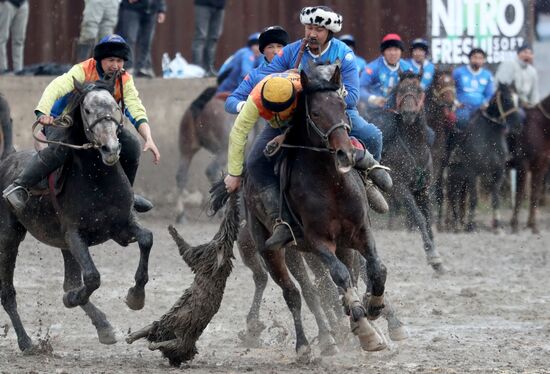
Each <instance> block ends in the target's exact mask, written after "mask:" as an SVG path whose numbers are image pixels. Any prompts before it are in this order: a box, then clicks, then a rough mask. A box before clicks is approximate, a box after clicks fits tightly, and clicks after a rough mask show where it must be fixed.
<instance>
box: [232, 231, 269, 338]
mask: <svg viewBox="0 0 550 374" xmlns="http://www.w3.org/2000/svg"><path fill="white" fill-rule="evenodd" d="M237 246H238V248H239V253H240V255H241V259H242V260H243V263H244V264H245V265H246V267H248V268H249V269H250V270H251V271H252V279H253V280H254V286H255V288H254V297H253V299H252V305H251V306H250V310H249V311H248V315H247V316H246V332H240V333H239V338H240V339H241V340H242V341H243V342H244V343H245V344H246V345H247V346H252V347H255V346H258V345H259V344H260V342H259V338H260V334H261V333H262V331H263V330H264V329H265V327H266V326H265V324H264V323H263V322H262V321H260V306H261V304H262V298H263V294H264V291H265V287H266V285H267V280H268V274H267V271H266V270H265V268H264V266H263V264H262V260H261V258H260V257H259V254H258V252H256V246H255V245H254V242H253V240H252V237H251V236H250V231H249V230H248V228H244V229H242V230H240V231H239V238H238V240H237Z"/></svg>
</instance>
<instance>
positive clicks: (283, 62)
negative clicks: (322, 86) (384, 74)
mask: <svg viewBox="0 0 550 374" xmlns="http://www.w3.org/2000/svg"><path fill="white" fill-rule="evenodd" d="M301 43H302V40H298V41H296V42H294V43H292V44H288V45H287V46H286V47H284V48H283V49H282V50H281V51H280V52H279V53H278V54H277V55H276V56H275V58H274V59H273V61H271V63H270V64H267V65H265V66H264V67H263V68H262V69H261V73H262V75H263V76H266V75H268V74H272V73H280V72H284V71H286V70H289V69H294V67H295V65H296V60H297V59H298V54H299V51H300V45H301ZM337 60H339V61H340V63H341V66H340V71H341V73H342V82H343V84H344V87H345V88H346V91H347V92H348V94H347V96H346V104H347V108H348V109H355V106H356V105H357V100H358V99H359V73H358V72H357V63H356V61H355V54H354V53H353V51H352V50H351V49H350V47H348V46H347V45H346V44H345V43H344V42H342V41H340V40H338V39H334V38H333V39H331V40H330V41H329V45H328V47H327V49H325V51H324V52H323V53H321V54H320V55H319V56H316V55H313V54H312V53H310V52H309V51H304V54H303V56H302V60H301V61H300V65H299V66H298V69H299V70H301V69H302V68H303V67H304V66H307V65H308V63H309V62H310V61H311V62H313V63H315V64H323V63H330V64H333V63H335V62H336V61H337ZM263 76H262V78H263Z"/></svg>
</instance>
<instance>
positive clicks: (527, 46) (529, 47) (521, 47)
mask: <svg viewBox="0 0 550 374" xmlns="http://www.w3.org/2000/svg"><path fill="white" fill-rule="evenodd" d="M526 49H530V50H531V51H532V50H533V48H531V45H530V44H529V43H523V44H522V45H521V46H519V47H518V50H517V52H518V53H521V52H522V51H525V50H526Z"/></svg>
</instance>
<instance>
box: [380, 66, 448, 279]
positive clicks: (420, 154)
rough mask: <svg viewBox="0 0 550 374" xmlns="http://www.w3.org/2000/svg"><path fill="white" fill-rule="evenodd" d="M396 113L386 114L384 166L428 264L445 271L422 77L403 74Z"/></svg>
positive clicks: (397, 199)
mask: <svg viewBox="0 0 550 374" xmlns="http://www.w3.org/2000/svg"><path fill="white" fill-rule="evenodd" d="M394 96H395V111H393V112H388V113H387V114H386V118H387V120H386V122H385V123H384V124H382V126H381V129H382V132H383V134H384V151H383V154H382V158H383V159H384V164H385V165H386V166H388V167H389V168H390V169H391V170H392V178H393V191H392V199H394V200H395V201H396V202H397V203H398V204H399V205H401V206H403V207H404V208H405V209H406V212H407V214H408V216H409V217H410V219H411V221H412V223H414V224H415V225H416V226H417V227H418V228H419V230H420V234H421V235H422V241H423V242H424V251H425V253H426V258H427V260H428V264H429V265H431V266H432V268H433V269H434V270H435V271H436V272H438V273H441V272H444V267H443V262H442V260H441V256H440V255H439V253H438V251H437V250H436V248H435V244H434V237H433V231H432V215H431V214H432V213H431V197H430V186H431V180H432V173H433V166H432V155H431V152H430V148H429V145H428V141H427V131H426V130H427V127H426V118H425V114H424V98H425V94H424V91H423V90H422V87H421V86H420V77H419V76H418V75H416V74H414V73H411V72H406V73H402V74H401V75H400V80H399V84H398V85H397V87H396V88H395V91H394Z"/></svg>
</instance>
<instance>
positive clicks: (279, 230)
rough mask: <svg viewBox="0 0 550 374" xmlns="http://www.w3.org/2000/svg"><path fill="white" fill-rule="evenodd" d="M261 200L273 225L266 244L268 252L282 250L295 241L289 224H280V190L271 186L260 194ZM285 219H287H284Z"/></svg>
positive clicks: (284, 221)
mask: <svg viewBox="0 0 550 374" xmlns="http://www.w3.org/2000/svg"><path fill="white" fill-rule="evenodd" d="M259 195H260V198H261V199H262V202H263V204H264V208H265V211H266V213H267V216H268V217H269V218H270V219H271V222H272V223H273V230H272V231H273V233H272V234H271V236H270V237H269V239H267V240H266V242H265V249H266V250H267V251H275V250H277V249H281V248H283V247H285V246H286V245H288V244H290V243H291V242H293V241H294V237H293V235H292V232H291V231H290V228H289V224H290V223H289V222H288V221H286V220H284V219H283V221H282V222H280V220H279V215H280V212H279V210H280V206H279V189H278V188H277V186H269V187H266V188H264V189H263V190H262V191H260V192H259ZM283 218H285V217H283Z"/></svg>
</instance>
